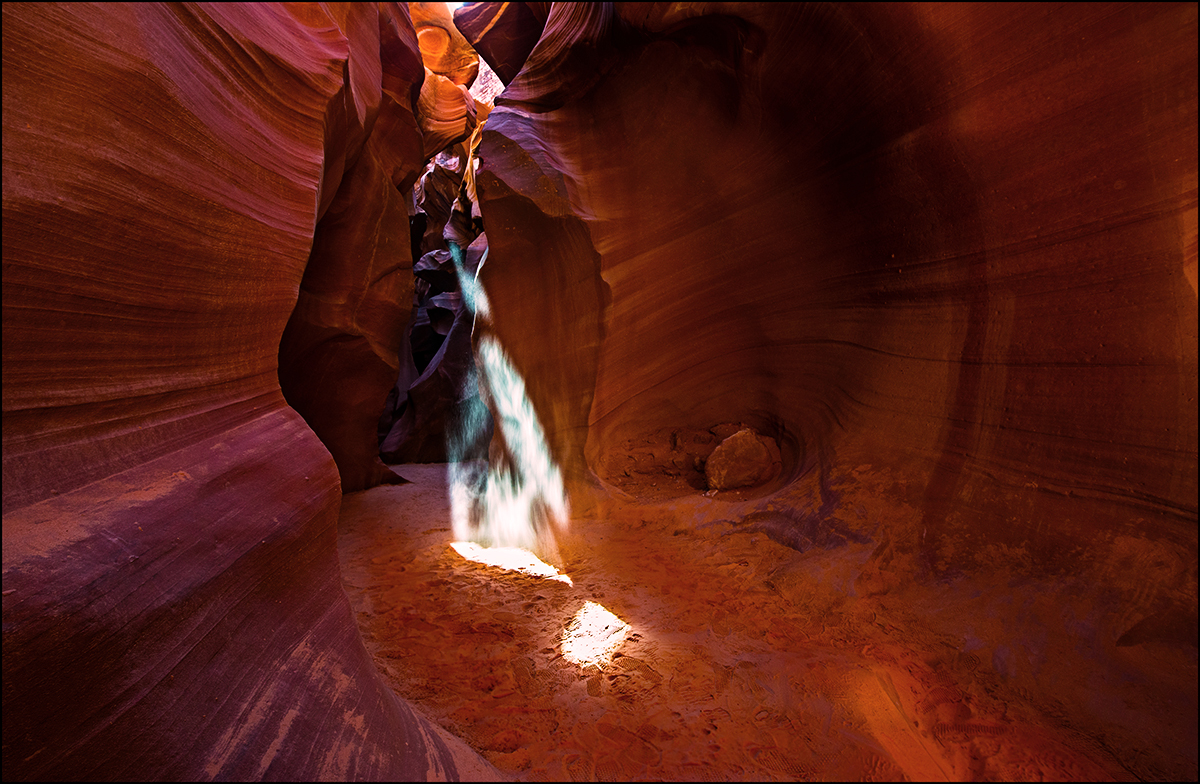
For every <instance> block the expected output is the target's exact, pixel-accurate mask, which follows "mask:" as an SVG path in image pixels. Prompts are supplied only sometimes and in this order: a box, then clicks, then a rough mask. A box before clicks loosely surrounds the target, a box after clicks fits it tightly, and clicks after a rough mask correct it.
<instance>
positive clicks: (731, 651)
mask: <svg viewBox="0 0 1200 784" xmlns="http://www.w3.org/2000/svg"><path fill="white" fill-rule="evenodd" d="M398 471H399V473H401V474H402V475H404V476H405V477H407V478H409V479H411V480H412V483H411V484H406V485H399V486H385V487H379V488H375V489H373V490H369V491H367V492H363V493H357V494H352V495H349V496H347V497H346V498H345V500H344V502H343V506H342V515H341V523H340V530H339V552H340V557H341V562H342V573H343V581H344V584H345V588H346V591H347V593H348V595H349V596H350V599H351V603H352V605H353V606H354V609H355V611H356V614H357V618H358V623H359V626H360V628H361V630H362V632H363V637H364V639H365V641H366V643H367V646H368V649H370V650H371V652H372V654H373V655H374V657H375V659H376V662H377V663H378V665H379V667H380V669H381V670H382V671H383V672H384V673H385V674H386V677H387V678H388V680H390V682H391V684H392V685H393V687H394V688H395V690H396V692H397V693H398V694H399V695H400V696H402V697H403V698H405V699H407V700H409V701H410V702H412V703H413V704H415V705H416V706H417V707H418V708H419V709H420V710H422V711H423V712H424V713H425V714H426V715H427V716H428V717H429V718H430V719H431V720H433V721H434V722H436V723H437V724H439V725H441V726H442V727H444V728H446V729H448V730H449V731H451V732H453V733H455V734H456V735H458V736H460V737H462V738H463V739H465V740H466V741H467V743H469V744H470V745H471V746H472V747H474V748H475V749H476V750H478V751H479V752H480V753H481V754H483V755H484V756H485V757H486V758H487V759H489V760H490V761H491V762H492V763H493V764H495V765H496V766H497V767H498V768H499V769H500V770H501V771H504V772H505V773H508V774H510V775H512V776H513V777H514V778H517V779H525V780H568V781H592V780H601V781H603V780H630V779H641V780H646V779H649V780H655V779H658V780H693V781H696V780H701V781H704V780H707V781H723V780H777V781H786V780H815V779H830V780H878V781H883V780H896V779H905V778H907V779H911V780H955V779H960V780H961V779H976V780H977V779H993V780H997V779H999V780H1014V779H1017V780H1039V779H1060V780H1061V779H1077V780H1112V779H1124V778H1130V777H1131V775H1132V773H1131V771H1130V770H1129V769H1128V768H1127V767H1123V766H1122V765H1121V764H1119V763H1118V762H1117V761H1116V759H1115V757H1114V756H1113V755H1111V754H1110V753H1108V750H1106V748H1105V746H1104V745H1103V744H1102V743H1101V742H1098V741H1096V740H1095V739H1094V738H1093V737H1091V736H1089V735H1087V734H1084V733H1082V732H1074V731H1072V729H1071V728H1070V726H1069V725H1068V724H1067V723H1065V722H1064V719H1063V715H1062V714H1059V715H1057V716H1055V715H1052V714H1053V713H1054V710H1053V708H1052V707H1048V706H1047V705H1046V704H1039V703H1038V702H1037V700H1036V698H1035V696H1034V695H1031V694H1028V693H1025V694H1022V693H1021V692H1020V691H1019V690H1018V689H1017V688H1015V687H1013V686H1012V685H1010V684H1008V683H1006V682H1005V679H1004V678H1002V677H1001V676H1000V675H999V674H998V673H997V672H995V667H994V666H993V657H994V656H995V654H994V653H992V654H988V652H987V651H983V650H979V651H975V652H972V650H970V648H971V646H970V645H969V644H964V641H963V638H961V637H958V638H956V637H954V636H951V635H946V634H942V633H939V632H937V631H935V630H934V628H933V627H935V626H936V624H927V623H924V622H923V618H922V617H921V612H922V611H921V610H920V609H919V608H916V607H915V606H914V605H913V604H912V602H911V601H900V600H899V599H898V598H896V596H895V594H898V593H899V592H898V591H883V592H881V593H878V594H877V595H874V596H867V595H864V594H865V593H869V592H864V591H863V590H862V581H861V580H859V581H858V587H857V588H856V587H855V583H856V580H855V578H856V577H857V576H858V575H859V573H860V571H861V568H862V565H863V564H864V563H865V562H866V560H867V559H868V557H869V556H870V554H871V553H872V551H873V550H874V549H875V548H876V544H875V543H874V542H873V541H871V540H870V539H869V538H868V537H867V536H865V535H860V534H861V533H863V532H868V533H869V531H867V529H869V528H870V527H871V525H874V524H877V523H878V520H877V518H878V514H876V512H875V511H874V510H872V509H871V508H870V504H869V503H868V502H867V501H865V500H863V499H866V498H867V496H866V495H864V496H862V498H861V499H859V500H858V501H854V499H853V498H849V497H848V499H849V500H850V503H849V504H843V505H842V506H843V507H844V508H848V509H850V510H851V511H850V512H849V513H848V514H847V518H846V519H845V520H842V521H841V522H839V525H841V526H843V530H844V536H838V537H836V541H837V545H838V546H836V547H830V549H822V548H821V547H816V546H814V547H812V548H811V549H809V550H808V551H807V552H804V553H801V552H798V551H797V550H795V549H793V548H789V547H785V546H782V545H780V544H778V543H776V542H775V541H772V540H771V539H770V538H769V537H768V536H767V535H766V534H765V533H764V532H763V531H762V530H755V529H754V527H753V526H741V527H739V526H736V525H733V524H730V523H713V522H711V521H712V519H713V518H714V517H715V516H726V515H724V514H721V513H720V511H716V512H714V511H712V510H711V509H710V508H709V507H711V506H712V501H711V499H707V498H704V497H703V496H701V495H699V494H693V495H692V497H689V498H685V499H677V500H675V501H674V502H659V503H638V504H633V503H629V504H622V503H618V504H616V505H614V506H612V508H609V509H606V510H605V511H604V513H603V514H598V513H595V512H593V513H592V514H591V516H583V517H580V518H577V519H573V520H572V521H571V525H570V529H569V531H567V532H565V533H563V534H561V535H560V536H559V539H558V541H559V547H560V560H561V564H559V565H560V566H561V568H562V570H563V572H564V573H565V574H566V575H567V576H569V577H570V578H571V581H572V584H570V585H568V584H567V583H566V582H561V581H556V580H550V579H542V578H537V577H533V576H529V575H523V574H520V573H517V572H512V571H505V570H502V569H499V568H496V567H489V566H484V565H480V564H477V563H473V562H470V561H467V560H465V559H464V558H463V557H461V556H460V555H459V554H458V553H457V552H456V551H455V550H454V549H452V548H451V546H450V545H451V543H452V541H453V535H452V533H451V525H450V512H449V507H448V502H447V494H446V469H445V466H442V465H424V466H415V465H410V466H400V467H398ZM866 490H868V491H869V490H870V488H866ZM706 505H707V506H706ZM726 507H727V508H725V509H724V510H723V511H724V512H726V513H728V512H730V511H731V510H732V512H737V511H739V507H738V505H737V504H727V505H726ZM706 510H707V511H706ZM872 518H876V520H875V522H872ZM705 520H707V521H708V522H707V523H705V522H703V521H705ZM934 598H936V597H934ZM589 601H590V602H595V603H598V604H600V605H603V606H604V607H605V608H607V609H608V610H609V611H611V612H612V613H614V614H616V615H617V616H618V617H619V618H620V619H622V620H623V621H625V622H626V623H627V624H629V626H630V630H629V635H628V637H627V638H626V640H625V642H624V643H623V645H622V646H621V647H620V648H619V649H618V650H617V651H616V652H615V653H614V654H613V657H612V659H611V661H609V662H608V663H606V664H604V665H603V666H589V667H580V666H578V665H576V664H573V663H571V662H570V661H568V659H567V658H565V657H564V656H563V646H562V635H563V630H564V628H566V626H567V625H568V624H569V623H570V622H571V620H572V618H573V617H574V616H575V615H576V613H577V612H578V611H579V610H580V608H581V607H583V606H584V604H585V603H586V602H589ZM980 654H985V655H986V658H985V656H981V655H980ZM1048 714H1050V715H1048ZM1151 772H1153V771H1151Z"/></svg>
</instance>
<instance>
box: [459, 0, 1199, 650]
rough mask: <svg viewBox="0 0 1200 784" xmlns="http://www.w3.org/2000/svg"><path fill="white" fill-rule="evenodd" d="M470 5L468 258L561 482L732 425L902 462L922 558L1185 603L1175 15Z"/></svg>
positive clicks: (792, 463) (1186, 313)
mask: <svg viewBox="0 0 1200 784" xmlns="http://www.w3.org/2000/svg"><path fill="white" fill-rule="evenodd" d="M510 5H516V4H510ZM481 13H482V12H481V11H468V10H466V9H464V10H462V11H459V12H458V15H457V17H456V18H457V19H458V20H459V23H460V27H461V28H462V29H463V31H464V34H465V35H466V36H467V38H468V39H469V40H471V41H472V44H473V45H474V46H475V47H476V48H477V49H478V50H479V51H481V52H484V53H485V54H484V57H485V58H486V59H488V60H489V62H491V63H492V65H493V67H497V66H498V65H499V64H501V63H504V62H507V60H506V58H508V60H514V59H515V60H519V61H520V62H521V63H522V65H521V67H520V69H519V73H517V74H516V75H515V76H513V77H512V79H511V82H510V83H509V85H508V88H507V90H506V91H505V93H504V94H503V95H502V96H501V97H500V98H499V99H498V100H497V107H496V109H495V110H494V111H493V112H492V114H491V116H490V117H489V120H488V125H487V128H486V129H485V131H484V133H483V143H482V146H481V152H480V155H481V159H482V167H481V169H480V173H479V176H478V182H479V194H480V201H481V206H482V212H483V217H484V222H485V227H486V230H487V233H488V237H489V242H490V244H491V249H492V250H491V255H490V256H489V259H488V262H487V264H486V265H485V266H484V269H483V272H482V274H481V278H482V279H483V281H484V285H485V288H487V289H488V290H489V291H490V292H494V293H493V294H492V296H493V299H494V301H500V302H503V303H504V305H505V309H506V311H507V314H506V313H505V312H501V311H499V309H498V312H497V314H496V316H495V325H496V329H497V332H498V333H499V334H500V335H501V339H502V341H503V342H504V344H505V346H506V347H507V348H508V350H509V351H510V353H511V354H512V356H513V357H514V360H515V362H516V364H517V366H518V369H520V370H521V371H522V372H523V373H524V375H525V377H526V378H527V379H529V380H530V381H529V384H530V389H531V395H532V396H533V397H534V402H535V404H536V405H537V406H538V410H539V412H541V413H542V416H543V418H544V420H545V424H546V427H547V429H548V431H549V437H550V439H551V442H552V443H553V444H554V447H555V449H556V450H557V452H558V457H559V459H560V461H562V462H563V463H564V464H566V465H567V466H574V467H575V468H576V471H575V472H574V476H576V477H580V476H581V475H582V472H581V471H580V470H579V467H580V466H583V465H587V466H589V467H590V468H591V469H593V470H594V471H596V472H597V473H599V474H600V475H601V478H606V479H610V480H611V479H613V477H612V476H605V468H604V466H605V460H606V458H607V457H608V456H610V455H612V454H614V453H618V452H620V450H622V449H624V448H625V444H626V443H627V442H628V440H629V439H630V438H633V437H638V436H641V435H644V434H648V433H652V432H654V431H658V430H660V429H662V428H679V429H681V430H686V429H695V430H704V429H707V428H708V427H710V426H711V425H713V424H715V423H718V422H723V421H731V420H732V421H741V422H744V423H746V424H749V425H751V426H753V427H755V428H756V429H758V430H759V431H760V432H764V433H767V434H770V435H772V436H773V437H776V438H777V439H778V440H779V441H780V446H781V450H782V452H783V462H784V469H785V471H786V472H790V476H791V477H793V478H794V477H797V476H800V475H802V474H804V473H805V472H817V473H820V474H826V475H827V474H828V473H829V472H830V471H832V470H833V468H834V467H835V466H846V467H854V466H856V465H860V464H871V465H873V466H876V467H878V466H890V467H894V468H896V469H897V470H899V471H902V472H903V473H904V475H905V477H906V479H905V482H906V484H905V487H907V488H908V489H907V490H906V491H905V492H906V493H907V498H908V501H909V502H911V503H912V504H913V505H914V506H915V507H917V508H919V509H920V512H921V516H922V521H921V525H920V526H919V527H917V528H916V529H915V531H916V536H918V537H919V538H920V542H916V541H915V540H914V542H913V546H914V547H919V548H920V555H921V558H922V560H923V562H924V563H925V564H926V566H927V567H929V568H930V569H932V570H933V571H934V572H935V573H946V572H950V571H954V570H958V569H963V568H970V565H971V564H972V563H973V559H974V558H975V556H976V555H977V554H978V553H979V552H981V551H982V550H984V549H985V548H986V547H988V546H991V545H996V544H997V543H999V544H1001V545H1003V546H1007V547H1014V548H1019V549H1022V551H1023V552H1026V553H1027V554H1028V555H1029V557H1030V558H1032V559H1033V561H1034V562H1035V563H1037V564H1039V568H1043V569H1050V570H1061V569H1066V570H1072V569H1076V568H1082V567H1083V565H1085V564H1086V565H1088V566H1089V567H1094V568H1095V569H1096V571H1095V574H1096V575H1097V579H1100V580H1103V581H1105V582H1111V583H1113V584H1119V585H1120V586H1121V591H1123V595H1124V596H1125V597H1126V599H1127V600H1128V601H1131V602H1133V603H1134V604H1137V605H1138V607H1137V608H1136V611H1133V612H1132V615H1137V614H1138V613H1139V612H1140V613H1142V614H1146V613H1150V612H1152V611H1154V610H1153V608H1156V607H1157V608H1159V609H1161V608H1162V607H1164V606H1170V607H1175V608H1177V609H1181V610H1182V612H1183V613H1185V614H1189V613H1190V615H1191V616H1192V617H1193V618H1194V615H1195V590H1196V579H1195V574H1196V573H1195V568H1194V565H1192V566H1189V564H1192V563H1194V559H1195V552H1196V510H1197V501H1196V494H1197V488H1196V474H1197V462H1196V375H1197V355H1196V283H1195V281H1196V272H1195V270H1196V152H1195V145H1194V141H1195V134H1196V91H1195V79H1194V71H1195V67H1196V44H1195V37H1196V36H1195V33H1196V11H1195V8H1194V7H1193V6H1103V7H1098V6H1068V7H1061V8H1056V9H1051V8H1047V7H1022V8H1019V9H1018V8H1009V7H1003V6H971V7H961V6H939V5H930V6H924V5H921V6H888V7H878V6H837V7H829V6H799V5H790V4H763V5H749V6H748V5H740V4H701V5H688V6H669V5H666V4H661V5H659V4H656V5H636V6H634V5H631V6H608V5H603V4H597V5H589V6H575V5H568V4H555V5H554V6H553V7H552V8H551V9H550V11H549V13H548V16H547V17H546V18H545V22H544V30H543V31H542V33H541V36H540V38H539V40H538V43H537V44H536V46H534V47H533V48H532V50H530V51H528V53H527V54H525V53H523V51H521V50H522V45H521V44H520V42H521V41H522V40H524V39H523V38H522V37H521V36H520V35H518V34H517V33H515V32H512V31H508V32H504V33H502V34H501V35H500V36H498V37H494V38H493V39H491V40H489V38H488V33H486V32H480V29H482V27H483V25H481V24H480V23H479V21H478V19H477V18H476V17H478V16H479V14H481ZM516 13H517V12H516V11H510V16H511V15H512V14H516ZM513 19H515V17H513ZM503 21H504V19H498V20H497V24H496V25H494V26H493V29H502V28H504V25H503V24H501V22H503ZM510 21H511V20H510ZM538 23H540V22H538ZM526 24H527V26H536V25H535V23H534V22H527V23H526ZM509 67H510V68H511V67H512V66H511V65H510V66H509ZM497 71H498V72H500V68H499V67H497ZM534 238H536V241H535V239H534ZM547 335H552V336H555V338H554V339H553V340H552V341H551V342H550V343H549V344H547V340H546V336H547ZM559 336H561V338H560V337H559ZM1130 537H1132V539H1130ZM1130 542H1133V544H1130ZM1155 552H1157V553H1160V555H1161V554H1164V553H1166V554H1167V555H1164V556H1163V557H1162V558H1159V557H1158V556H1154V557H1151V556H1150V555H1149V554H1150V553H1155ZM1151 563H1153V564H1156V565H1155V566H1150V567H1148V568H1143V567H1147V565H1148V564H1151ZM1135 564H1136V565H1137V566H1135ZM1135 574H1136V577H1134V575H1135ZM1147 584H1149V585H1150V586H1151V587H1149V588H1147ZM1189 607H1190V609H1189ZM1192 623H1193V627H1194V620H1193V621H1192Z"/></svg>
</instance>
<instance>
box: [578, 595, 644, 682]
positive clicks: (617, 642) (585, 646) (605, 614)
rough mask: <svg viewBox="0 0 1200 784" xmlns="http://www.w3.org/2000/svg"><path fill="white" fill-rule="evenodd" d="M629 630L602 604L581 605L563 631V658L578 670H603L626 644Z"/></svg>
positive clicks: (628, 626)
mask: <svg viewBox="0 0 1200 784" xmlns="http://www.w3.org/2000/svg"><path fill="white" fill-rule="evenodd" d="M631 628H632V627H630V625H629V624H627V623H625V622H624V621H622V620H621V619H620V618H618V617H617V616H615V615H613V614H612V613H611V612H609V611H608V610H606V609H605V608H604V607H602V606H601V605H599V604H596V603H595V602H584V605H583V607H581V608H579V612H577V613H576V614H575V617H574V618H572V619H571V622H570V623H569V624H567V628H565V629H563V633H562V654H563V658H564V659H566V660H567V661H569V662H571V663H572V664H578V665H579V666H580V667H589V666H596V667H602V666H604V665H605V664H608V662H609V661H610V660H611V659H612V655H613V654H614V653H615V652H616V650H617V648H619V647H621V643H623V642H625V638H626V637H628V636H629V632H630V629H631Z"/></svg>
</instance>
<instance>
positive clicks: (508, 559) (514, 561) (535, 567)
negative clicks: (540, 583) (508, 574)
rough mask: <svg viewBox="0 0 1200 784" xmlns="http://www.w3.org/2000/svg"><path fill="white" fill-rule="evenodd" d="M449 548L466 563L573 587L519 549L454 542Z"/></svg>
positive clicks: (570, 583) (563, 575) (560, 576)
mask: <svg viewBox="0 0 1200 784" xmlns="http://www.w3.org/2000/svg"><path fill="white" fill-rule="evenodd" d="M450 546H451V547H453V548H454V551H455V552H456V553H458V554H459V555H461V556H462V557H463V558H466V559H467V560H468V561H474V562H475V563H481V564H484V565H485V566H498V567H500V568H501V569H508V570H509V571H513V572H520V573H522V574H529V575H533V576H534V577H545V578H546V579H548V580H558V581H559V582H560V583H566V584H567V585H574V583H572V582H571V578H570V577H567V576H566V575H565V574H560V573H559V571H558V570H557V569H555V568H554V567H553V566H551V565H550V564H548V563H545V562H544V561H542V560H541V559H540V558H538V557H537V556H536V555H534V554H533V553H531V552H529V551H528V550H523V549H521V548H520V547H480V546H479V545H477V544H475V543H474V542H455V543H454V544H452V545H450Z"/></svg>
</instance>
